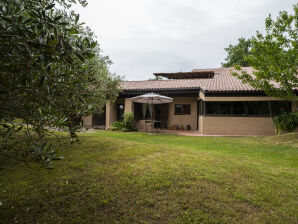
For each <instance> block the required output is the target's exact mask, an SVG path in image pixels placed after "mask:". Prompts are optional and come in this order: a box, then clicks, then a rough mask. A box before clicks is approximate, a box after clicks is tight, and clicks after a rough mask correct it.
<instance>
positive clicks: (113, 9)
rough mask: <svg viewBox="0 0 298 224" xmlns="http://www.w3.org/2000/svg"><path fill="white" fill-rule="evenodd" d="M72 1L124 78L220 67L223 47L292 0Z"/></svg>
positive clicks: (259, 26) (258, 26)
mask: <svg viewBox="0 0 298 224" xmlns="http://www.w3.org/2000/svg"><path fill="white" fill-rule="evenodd" d="M88 2H89V4H88V6H87V7H85V8H82V7H76V8H75V9H76V10H77V11H78V12H79V13H80V15H81V19H82V20H83V21H84V22H86V24H87V25H88V26H89V27H90V28H91V29H92V30H93V31H94V32H95V33H96V35H97V36H98V39H99V42H100V43H101V47H102V49H103V52H104V54H106V55H109V56H110V58H111V59H112V61H113V65H112V66H111V71H112V72H115V73H117V74H119V75H125V76H126V79H128V80H142V79H148V78H150V77H152V74H153V73H154V72H177V71H190V70H192V69H193V68H212V67H220V63H221V62H223V61H224V58H225V57H226V53H225V51H224V48H225V47H227V46H228V45H229V44H231V43H232V44H235V43H237V40H238V38H240V37H247V38H248V37H251V36H253V35H255V33H256V31H257V30H260V31H263V30H264V21H265V18H266V17H267V16H268V15H269V13H271V14H272V15H273V16H276V15H277V14H278V12H279V11H282V10H287V11H290V10H292V6H293V4H294V3H295V1H293V0H249V1H247V0H171V1H170V0H150V1H149V0H127V1H122V0H89V1H88Z"/></svg>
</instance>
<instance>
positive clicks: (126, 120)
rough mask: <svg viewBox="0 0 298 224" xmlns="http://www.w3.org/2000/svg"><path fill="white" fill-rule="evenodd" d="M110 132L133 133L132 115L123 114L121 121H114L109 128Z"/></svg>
mask: <svg viewBox="0 0 298 224" xmlns="http://www.w3.org/2000/svg"><path fill="white" fill-rule="evenodd" d="M109 130H111V131H125V132H128V131H135V130H137V129H136V128H135V122H134V118H133V113H124V115H123V121H115V122H113V123H112V125H111V126H110V128H109Z"/></svg>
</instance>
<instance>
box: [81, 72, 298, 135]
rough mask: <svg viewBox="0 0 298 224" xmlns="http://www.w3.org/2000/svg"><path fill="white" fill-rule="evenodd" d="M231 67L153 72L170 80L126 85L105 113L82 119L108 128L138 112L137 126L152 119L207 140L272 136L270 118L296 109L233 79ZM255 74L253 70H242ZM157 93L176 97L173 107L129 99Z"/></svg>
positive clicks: (127, 83) (131, 82) (272, 130)
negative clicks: (204, 137)
mask: <svg viewBox="0 0 298 224" xmlns="http://www.w3.org/2000/svg"><path fill="white" fill-rule="evenodd" d="M231 69H232V68H216V69H194V70H193V71H191V72H177V73H155V74H154V75H155V76H156V77H160V76H161V77H165V78H167V80H156V81H124V82H122V88H123V91H122V93H121V94H120V95H119V97H118V99H117V101H116V102H110V101H108V102H107V104H106V107H105V114H103V115H102V116H98V115H94V116H89V117H86V118H84V121H85V125H87V126H94V125H95V126H96V125H105V128H106V129H107V128H109V126H110V125H111V124H112V123H113V122H114V121H117V120H121V119H123V118H122V116H123V113H124V112H132V113H134V118H135V120H136V124H137V126H139V127H140V126H142V125H143V124H144V122H145V121H146V120H150V110H152V111H153V112H152V114H153V118H154V120H157V121H161V124H162V125H161V126H162V128H165V129H184V130H196V131H198V132H199V133H201V134H206V135H274V134H275V126H274V124H273V120H272V117H274V116H276V115H278V114H280V113H282V112H290V111H293V112H295V111H297V110H298V105H297V104H295V103H291V102H288V101H285V100H281V99H279V98H274V97H268V96H266V95H265V94H264V92H263V91H260V90H258V89H255V88H253V87H251V86H250V85H248V84H244V83H242V81H241V80H239V79H238V78H236V77H234V76H233V75H231V72H230V70H231ZM243 69H244V70H246V71H247V72H248V73H250V74H252V72H253V69H252V68H251V67H245V68H243ZM150 92H154V93H157V94H161V95H165V96H169V97H172V98H173V102H172V103H169V104H159V105H153V108H148V107H150V105H146V104H139V103H134V102H132V101H131V100H130V98H131V97H134V96H138V95H142V94H146V93H150Z"/></svg>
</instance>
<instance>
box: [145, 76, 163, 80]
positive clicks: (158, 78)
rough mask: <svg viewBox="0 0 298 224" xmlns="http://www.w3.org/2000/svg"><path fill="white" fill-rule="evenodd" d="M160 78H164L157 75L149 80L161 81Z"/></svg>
mask: <svg viewBox="0 0 298 224" xmlns="http://www.w3.org/2000/svg"><path fill="white" fill-rule="evenodd" d="M160 80H164V79H163V77H161V76H155V77H154V78H150V79H148V81H160Z"/></svg>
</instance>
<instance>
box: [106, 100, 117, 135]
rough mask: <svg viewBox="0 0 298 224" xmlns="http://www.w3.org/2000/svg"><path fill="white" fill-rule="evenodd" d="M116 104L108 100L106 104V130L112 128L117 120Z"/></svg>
mask: <svg viewBox="0 0 298 224" xmlns="http://www.w3.org/2000/svg"><path fill="white" fill-rule="evenodd" d="M116 109H117V108H116V105H115V103H114V102H111V101H110V100H107V103H106V129H108V128H109V127H110V125H111V124H112V123H113V122H114V121H116V120H117V110H116Z"/></svg>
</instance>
